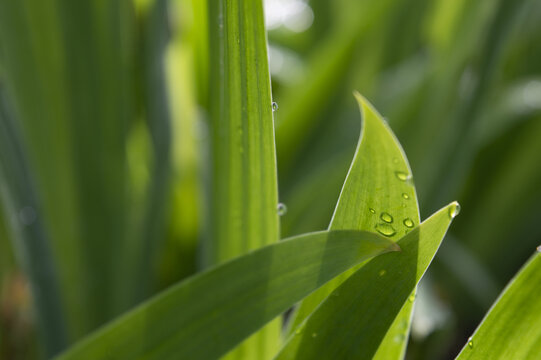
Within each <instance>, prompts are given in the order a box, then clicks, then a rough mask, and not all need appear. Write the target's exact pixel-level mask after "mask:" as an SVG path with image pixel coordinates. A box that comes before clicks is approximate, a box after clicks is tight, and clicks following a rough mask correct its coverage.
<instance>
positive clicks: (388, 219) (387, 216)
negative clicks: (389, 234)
mask: <svg viewBox="0 0 541 360" xmlns="http://www.w3.org/2000/svg"><path fill="white" fill-rule="evenodd" d="M380 218H381V220H383V221H385V222H386V223H389V224H390V223H392V222H393V217H392V216H391V215H390V214H389V213H386V212H382V213H381V215H380Z"/></svg>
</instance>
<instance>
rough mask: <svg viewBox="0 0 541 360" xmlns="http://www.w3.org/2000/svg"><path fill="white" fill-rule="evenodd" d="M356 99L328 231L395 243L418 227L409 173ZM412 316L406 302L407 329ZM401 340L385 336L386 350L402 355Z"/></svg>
mask: <svg viewBox="0 0 541 360" xmlns="http://www.w3.org/2000/svg"><path fill="white" fill-rule="evenodd" d="M356 98H357V101H358V103H359V107H360V110H361V114H362V119H363V128H362V137H361V140H360V141H359V145H358V147H357V151H356V153H355V156H354V158H353V161H352V164H351V168H350V170H349V173H348V176H347V178H346V182H345V184H344V187H343V188H342V192H341V194H340V199H339V200H338V204H337V205H336V209H335V213H334V215H333V218H332V222H331V224H330V227H329V228H330V229H331V230H337V229H355V230H365V231H373V232H379V233H380V234H382V235H384V236H387V237H389V238H390V239H394V240H395V241H396V240H398V239H400V238H401V237H402V236H403V235H404V234H406V233H407V232H408V231H409V230H411V229H412V228H413V227H415V226H417V225H418V224H419V210H418V206H417V196H416V194H415V187H414V186H413V183H412V181H411V170H410V167H409V164H408V162H407V159H406V156H405V155H404V152H403V150H402V148H401V147H400V144H399V142H398V140H397V139H396V137H395V136H394V134H393V133H392V131H391V129H390V128H389V127H388V126H387V124H386V123H385V122H384V120H383V118H382V117H381V115H380V114H378V112H377V111H376V110H375V109H374V108H373V107H372V106H371V105H370V104H369V103H368V101H367V100H366V99H364V98H363V97H362V96H361V95H359V94H357V93H356ZM350 274H351V272H349V273H345V274H343V275H341V276H340V277H339V278H337V279H335V280H333V281H332V282H330V283H329V284H327V285H326V286H324V287H322V288H321V289H320V290H318V291H317V292H315V293H314V294H312V295H311V296H310V297H308V298H307V299H305V300H304V301H303V302H302V304H301V306H300V308H299V310H298V312H297V316H296V317H295V319H294V322H293V326H292V327H291V329H295V328H296V327H297V326H298V325H299V324H300V323H301V322H302V321H303V320H304V319H305V318H306V316H308V315H309V314H310V313H311V312H312V311H314V309H315V308H316V307H317V306H318V305H319V304H320V303H321V301H323V300H324V299H325V297H327V296H328V295H329V294H330V292H331V291H332V290H334V289H335V288H336V287H337V286H338V285H340V283H341V282H342V281H344V280H345V279H347V277H348V276H349V275H350ZM410 314H411V305H410V304H406V306H405V308H404V310H403V315H402V316H401V320H405V321H406V323H407V327H408V328H409V319H410ZM397 326H398V325H394V326H393V329H394V328H395V327H397ZM400 326H402V327H403V325H402V324H400ZM393 332H394V331H393V330H391V331H390V332H389V333H390V334H392V333H393ZM405 340H406V339H403V340H402V341H395V339H393V338H389V339H388V340H386V346H385V349H386V351H391V349H393V350H392V351H393V353H394V354H395V357H400V356H401V354H402V353H403V351H404V348H405V344H406V341H405ZM388 354H389V353H386V355H388ZM387 359H389V357H387Z"/></svg>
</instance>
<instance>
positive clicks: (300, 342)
mask: <svg viewBox="0 0 541 360" xmlns="http://www.w3.org/2000/svg"><path fill="white" fill-rule="evenodd" d="M457 207H458V204H457V203H452V204H450V205H448V206H446V207H444V208H443V209H441V210H439V211H438V212H437V213H435V214H434V215H432V216H431V217H430V218H428V219H427V220H426V221H424V222H423V223H422V224H421V225H420V226H418V227H416V228H415V229H413V230H412V231H410V232H409V233H408V234H407V235H406V236H404V237H403V238H402V239H400V241H398V244H399V245H400V248H401V249H402V252H401V253H396V254H390V255H388V256H385V257H380V258H376V259H373V260H372V261H370V262H369V263H367V264H366V265H364V266H363V267H361V268H360V269H359V270H357V271H356V272H355V273H354V274H353V275H352V276H350V277H349V278H348V279H347V280H346V281H345V282H344V283H343V284H342V285H340V286H339V287H338V288H336V290H334V291H333V292H332V293H331V294H330V295H329V297H328V298H327V299H326V300H325V301H324V302H323V303H322V304H321V305H320V306H319V307H318V308H317V310H316V311H314V312H313V313H312V314H311V315H310V316H309V317H308V318H307V319H306V320H305V321H304V323H303V324H302V325H301V326H300V327H299V328H297V329H296V330H295V332H294V334H293V335H292V337H290V338H289V340H288V341H287V343H286V345H285V347H284V348H283V349H282V351H281V352H280V353H279V354H278V356H277V359H280V360H283V359H371V358H373V357H374V355H375V354H376V352H377V351H378V347H379V346H380V344H381V342H382V341H383V339H384V337H385V335H386V334H387V332H388V330H389V327H390V326H391V324H393V322H394V320H395V318H396V317H397V316H398V315H399V314H400V310H401V309H402V308H403V306H404V303H405V302H406V303H408V302H413V300H414V298H413V297H412V296H411V294H412V291H413V290H414V289H415V287H416V285H417V283H418V282H419V280H420V279H421V277H422V276H423V274H424V273H425V271H426V269H427V268H428V265H430V262H431V261H432V259H433V257H434V255H435V253H436V251H437V250H438V247H439V246H440V244H441V241H442V239H443V237H444V235H445V233H446V231H447V229H448V227H449V224H450V223H451V220H452V218H453V217H454V216H455V215H456V213H457ZM408 299H409V301H408ZM402 325H403V329H402V331H403V334H402V336H400V335H398V336H397V338H396V340H397V341H398V342H402V341H403V337H405V334H406V332H407V331H408V327H409V326H408V322H407V321H406V322H404V323H403V324H402Z"/></svg>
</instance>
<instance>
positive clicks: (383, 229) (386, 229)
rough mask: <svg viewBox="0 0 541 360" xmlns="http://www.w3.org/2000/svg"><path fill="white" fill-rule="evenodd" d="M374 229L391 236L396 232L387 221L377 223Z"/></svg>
mask: <svg viewBox="0 0 541 360" xmlns="http://www.w3.org/2000/svg"><path fill="white" fill-rule="evenodd" d="M376 230H377V232H379V233H380V234H381V235H384V236H393V235H394V234H396V230H395V229H394V228H393V226H392V225H390V224H387V223H381V224H377V225H376Z"/></svg>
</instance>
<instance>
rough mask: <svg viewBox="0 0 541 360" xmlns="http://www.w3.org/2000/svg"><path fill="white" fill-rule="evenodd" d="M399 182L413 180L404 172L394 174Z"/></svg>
mask: <svg viewBox="0 0 541 360" xmlns="http://www.w3.org/2000/svg"><path fill="white" fill-rule="evenodd" d="M394 174H395V175H396V177H397V179H398V180H402V181H406V180H409V179H410V178H411V176H410V175H409V174H408V173H405V172H403V171H396V172H395V173H394Z"/></svg>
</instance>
